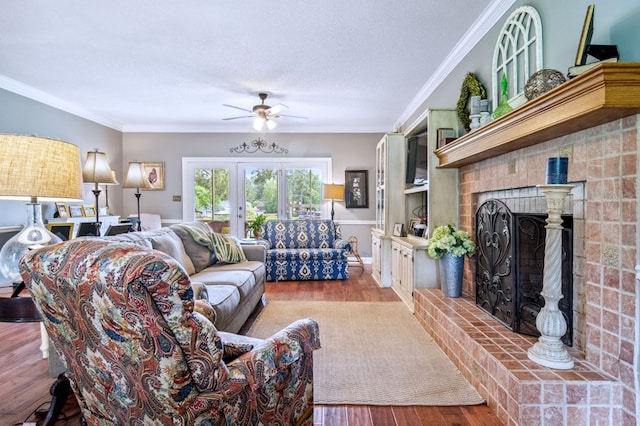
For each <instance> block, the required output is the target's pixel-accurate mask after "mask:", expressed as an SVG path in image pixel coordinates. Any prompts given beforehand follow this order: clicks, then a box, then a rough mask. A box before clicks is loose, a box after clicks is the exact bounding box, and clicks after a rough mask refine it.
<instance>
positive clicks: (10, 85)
mask: <svg viewBox="0 0 640 426" xmlns="http://www.w3.org/2000/svg"><path fill="white" fill-rule="evenodd" d="M0 88H1V89H5V90H7V91H9V92H12V93H15V94H18V95H20V96H24V97H25V98H29V99H31V100H34V101H37V102H40V103H42V104H45V105H47V106H50V107H53V108H56V109H59V110H61V111H64V112H67V113H69V114H73V115H75V116H77V117H80V118H84V119H86V120H89V121H93V122H94V123H98V124H101V125H103V126H106V127H109V128H111V129H114V130H118V131H122V124H121V123H118V122H115V121H113V120H109V119H107V118H104V117H101V116H99V115H96V114H94V113H92V112H89V111H87V110H85V109H83V108H80V107H79V106H77V105H75V104H72V103H71V102H67V101H64V100H62V99H60V98H57V97H55V96H52V95H50V94H48V93H45V92H43V91H42V90H39V89H36V88H34V87H31V86H28V85H26V84H23V83H20V82H19V81H16V80H13V79H11V78H9V77H5V76H3V75H0Z"/></svg>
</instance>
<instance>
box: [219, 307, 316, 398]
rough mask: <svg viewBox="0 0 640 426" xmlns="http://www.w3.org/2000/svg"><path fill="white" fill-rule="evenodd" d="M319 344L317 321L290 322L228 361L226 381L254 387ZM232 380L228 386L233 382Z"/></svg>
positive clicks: (308, 319)
mask: <svg viewBox="0 0 640 426" xmlns="http://www.w3.org/2000/svg"><path fill="white" fill-rule="evenodd" d="M319 348H320V334H319V329H318V323H317V322H316V321H314V320H312V319H310V318H307V319H302V320H298V321H295V322H293V323H291V325H289V326H288V327H287V328H285V329H284V330H281V331H279V332H277V333H276V334H274V335H273V336H271V337H269V338H267V339H265V340H263V341H262V343H261V344H260V345H258V346H256V347H254V348H253V350H251V351H250V352H247V353H245V354H243V355H241V356H239V357H238V358H236V359H235V360H233V361H232V362H230V363H229V364H228V365H227V367H228V369H229V379H230V380H229V382H230V383H235V385H240V386H245V385H249V386H251V388H252V389H257V388H258V387H259V386H262V385H263V384H264V383H266V382H268V381H269V380H270V379H271V378H272V377H274V376H276V375H277V374H278V373H279V372H280V371H282V370H285V369H287V368H288V367H289V366H290V365H291V364H295V363H296V362H298V361H299V360H300V359H302V358H303V357H304V356H305V355H307V354H310V353H312V352H313V351H314V350H316V349H319ZM235 385H234V384H232V385H231V386H235Z"/></svg>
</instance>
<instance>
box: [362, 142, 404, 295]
mask: <svg viewBox="0 0 640 426" xmlns="http://www.w3.org/2000/svg"><path fill="white" fill-rule="evenodd" d="M405 157H406V144H405V139H404V135H402V134H400V133H388V134H386V135H384V137H383V138H382V139H381V140H380V142H378V145H377V146H376V180H375V182H376V226H375V228H373V229H372V230H371V243H372V262H371V263H372V275H373V279H374V280H375V281H376V282H377V283H378V285H380V286H382V287H390V286H391V269H392V268H391V240H390V236H391V233H392V231H393V225H394V224H396V223H404V211H403V209H402V203H403V194H402V188H403V187H404V169H405V163H406V158H405Z"/></svg>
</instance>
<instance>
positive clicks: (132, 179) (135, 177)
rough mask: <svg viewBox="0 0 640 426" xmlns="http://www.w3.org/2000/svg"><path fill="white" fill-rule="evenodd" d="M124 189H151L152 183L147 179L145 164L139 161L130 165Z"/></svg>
mask: <svg viewBox="0 0 640 426" xmlns="http://www.w3.org/2000/svg"><path fill="white" fill-rule="evenodd" d="M122 187H123V188H151V183H149V179H147V173H146V172H145V170H144V164H143V163H141V162H139V161H132V162H130V163H129V169H128V170H127V175H126V177H125V178H124V185H122Z"/></svg>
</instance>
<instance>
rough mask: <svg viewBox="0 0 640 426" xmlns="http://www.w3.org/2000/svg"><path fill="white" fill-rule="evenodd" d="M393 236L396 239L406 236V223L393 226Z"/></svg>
mask: <svg viewBox="0 0 640 426" xmlns="http://www.w3.org/2000/svg"><path fill="white" fill-rule="evenodd" d="M393 236H394V237H403V236H404V223H396V224H395V225H393Z"/></svg>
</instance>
